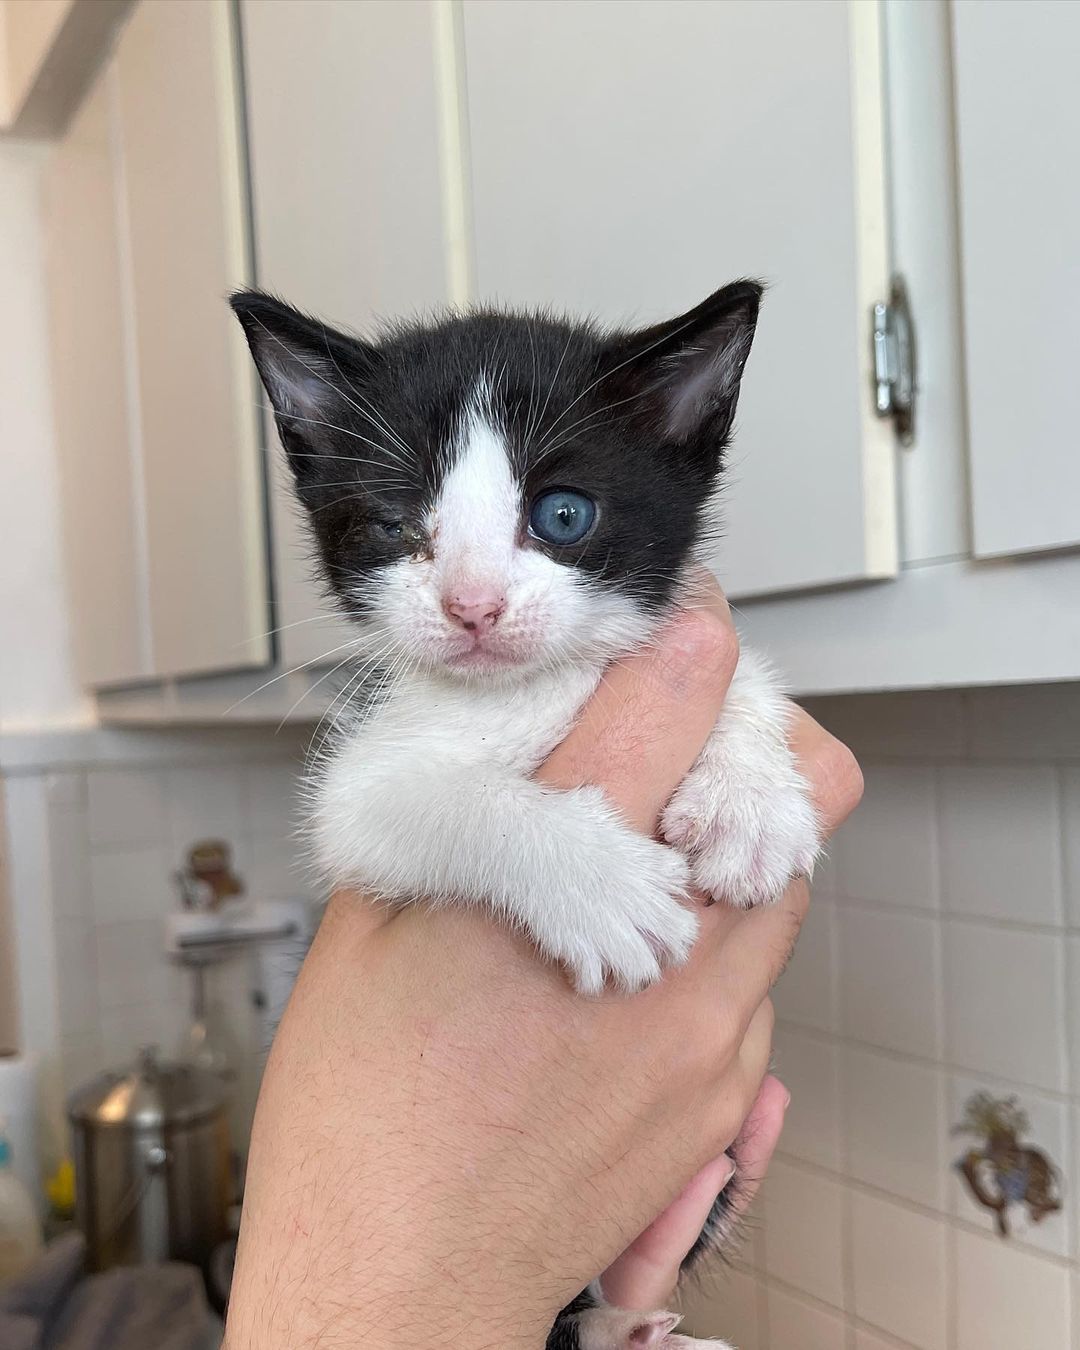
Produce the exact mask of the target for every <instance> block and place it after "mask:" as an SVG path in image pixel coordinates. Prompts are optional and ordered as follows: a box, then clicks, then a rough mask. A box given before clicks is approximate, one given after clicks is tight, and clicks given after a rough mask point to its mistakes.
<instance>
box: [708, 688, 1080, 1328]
mask: <svg viewBox="0 0 1080 1350" xmlns="http://www.w3.org/2000/svg"><path fill="white" fill-rule="evenodd" d="M811 711H812V712H814V713H815V715H816V716H818V717H819V718H820V719H821V720H822V721H823V722H824V723H825V725H826V726H828V727H830V729H831V730H833V731H835V732H836V733H837V734H838V735H840V736H841V737H843V738H844V739H846V740H847V741H848V743H849V744H850V745H851V746H852V747H853V749H855V751H856V753H857V754H859V757H860V761H861V763H862V766H863V770H864V773H865V776H866V784H867V790H866V797H865V801H864V805H863V806H862V807H860V809H859V811H858V812H857V813H856V815H855V816H854V818H853V819H852V820H851V821H850V822H849V824H848V825H846V826H845V827H844V829H843V830H842V831H841V833H840V835H839V836H838V838H837V839H836V840H835V841H834V844H833V847H832V849H831V858H830V860H829V862H828V864H827V865H826V866H825V867H823V868H822V869H821V870H820V872H819V874H818V877H817V878H816V882H815V895H814V903H813V906H812V911H811V917H810V919H809V921H808V923H807V926H806V929H805V936H804V939H803V940H802V941H801V943H800V946H799V949H798V950H797V952H796V954H795V957H794V959H793V961H792V962H791V965H790V967H789V970H788V972H787V973H786V974H785V976H784V978H783V979H782V980H781V982H780V984H779V986H778V988H777V989H776V991H775V1003H776V1008H777V1014H778V1017H779V1019H780V1020H779V1022H778V1027H777V1038H776V1050H777V1071H778V1073H779V1075H780V1077H781V1078H783V1079H784V1080H785V1081H786V1082H787V1084H788V1086H789V1088H790V1089H791V1090H792V1103H791V1107H790V1108H789V1112H788V1122H787V1125H786V1127H785V1133H784V1138H783V1139H782V1141H781V1152H780V1154H779V1155H778V1161H777V1163H776V1164H774V1167H773V1169H772V1170H771V1171H770V1173H769V1176H768V1177H767V1179H766V1182H765V1185H764V1187H763V1196H762V1198H761V1199H760V1200H759V1202H758V1203H757V1205H756V1210H757V1212H758V1213H759V1214H760V1215H761V1216H762V1217H761V1221H760V1226H759V1228H758V1230H757V1231H756V1233H755V1237H754V1244H755V1245H753V1246H752V1247H750V1248H749V1249H748V1254H747V1257H746V1259H747V1260H748V1261H750V1262H751V1263H752V1265H753V1268H752V1269H748V1270H747V1271H746V1272H744V1278H745V1279H746V1280H747V1281H753V1282H754V1283H755V1284H756V1287H757V1300H756V1302H754V1303H753V1304H751V1302H750V1295H749V1292H748V1291H747V1290H746V1288H745V1286H744V1287H743V1288H742V1290H741V1296H740V1306H742V1307H750V1306H752V1308H753V1309H754V1314H753V1319H754V1320H753V1321H752V1323H751V1322H747V1321H746V1320H745V1319H742V1320H741V1321H740V1327H744V1326H745V1327H746V1328H747V1330H746V1332H745V1333H744V1335H745V1339H746V1346H745V1347H743V1345H742V1342H740V1341H739V1340H738V1339H736V1340H735V1344H737V1345H739V1346H740V1350H816V1347H818V1346H819V1345H825V1346H830V1347H831V1346H833V1345H835V1346H837V1347H838V1350H840V1348H842V1350H1006V1347H1008V1350H1080V1204H1078V1202H1077V1199H1078V1197H1077V1188H1078V1186H1080V685H1077V686H1072V687H1063V686H1059V687H1050V688H1040V689H1027V690H1013V689H1009V690H979V691H973V692H971V693H950V694H926V695H917V694H911V695H902V696H896V695H882V696H870V695H867V696H860V697H858V698H834V699H822V700H818V701H817V703H816V704H814V705H813V706H812V708H811ZM976 1091H989V1092H992V1093H993V1094H994V1095H995V1096H999V1097H1003V1096H1009V1095H1013V1094H1015V1095H1016V1096H1017V1097H1019V1099H1020V1101H1021V1103H1022V1105H1023V1106H1024V1108H1025V1109H1026V1111H1027V1113H1028V1115H1029V1116H1030V1119H1031V1132H1030V1134H1029V1136H1028V1139H1029V1141H1030V1142H1031V1143H1033V1144H1034V1145H1036V1146H1038V1147H1040V1148H1042V1149H1044V1150H1045V1152H1046V1153H1047V1154H1048V1155H1049V1156H1050V1157H1051V1159H1052V1160H1053V1162H1054V1163H1055V1164H1056V1166H1057V1167H1058V1168H1059V1170H1060V1173H1061V1181H1062V1185H1063V1188H1064V1208H1063V1210H1062V1212H1061V1213H1060V1214H1056V1215H1050V1216H1047V1217H1046V1218H1045V1219H1043V1220H1042V1222H1040V1223H1038V1224H1032V1223H1031V1222H1030V1221H1029V1220H1028V1219H1027V1218H1026V1216H1025V1215H1023V1214H1022V1213H1020V1212H1019V1210H1018V1209H1017V1208H1016V1207H1014V1208H1013V1209H1012V1211H1011V1213H1010V1222H1011V1226H1012V1236H1011V1237H1010V1238H1009V1239H1008V1240H1007V1241H1005V1240H1002V1239H1001V1238H1000V1237H998V1236H997V1235H996V1233H995V1231H994V1224H993V1219H992V1217H991V1216H990V1215H989V1214H987V1213H986V1212H985V1211H984V1210H981V1209H980V1208H979V1207H978V1206H976V1205H975V1203H974V1202H973V1201H972V1200H971V1198H970V1196H969V1195H968V1193H967V1190H966V1187H965V1186H964V1184H963V1181H962V1178H961V1177H960V1176H959V1174H958V1172H957V1171H956V1169H955V1163H956V1160H957V1159H958V1158H959V1157H960V1156H961V1155H962V1153H963V1151H964V1150H965V1149H966V1148H967V1147H968V1146H969V1141H968V1140H967V1139H966V1138H962V1137H958V1136H956V1135H954V1134H953V1133H951V1126H952V1125H953V1124H954V1123H955V1122H956V1121H957V1120H958V1119H959V1118H960V1116H961V1114H962V1111H963V1107H964V1103H965V1102H966V1101H967V1099H968V1098H969V1097H970V1095H971V1094H972V1093H973V1092H976ZM759 1253H761V1254H763V1256H764V1260H763V1261H761V1260H759V1258H758V1254H759ZM724 1313H725V1310H724V1308H723V1307H722V1306H721V1305H720V1304H718V1303H715V1302H714V1303H710V1304H708V1305H707V1306H706V1307H705V1308H704V1309H703V1310H701V1312H700V1314H699V1316H698V1318H697V1320H696V1321H695V1323H694V1326H695V1330H696V1331H697V1333H698V1334H699V1335H705V1334H708V1335H718V1336H722V1335H723V1334H724V1332H725V1329H726V1327H725V1320H724Z"/></svg>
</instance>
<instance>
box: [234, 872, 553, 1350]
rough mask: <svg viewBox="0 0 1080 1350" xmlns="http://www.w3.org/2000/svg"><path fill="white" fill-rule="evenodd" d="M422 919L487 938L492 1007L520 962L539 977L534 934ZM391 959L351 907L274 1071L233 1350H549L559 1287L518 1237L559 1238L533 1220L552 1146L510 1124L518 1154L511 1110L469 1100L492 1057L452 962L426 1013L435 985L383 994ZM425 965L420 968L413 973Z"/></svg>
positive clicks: (471, 946)
mask: <svg viewBox="0 0 1080 1350" xmlns="http://www.w3.org/2000/svg"><path fill="white" fill-rule="evenodd" d="M424 922H426V923H429V924H432V923H436V924H445V925H447V926H448V927H450V928H456V927H458V926H459V925H466V926H467V925H469V924H471V923H475V924H476V925H477V926H478V927H481V928H482V929H483V933H482V934H478V935H477V936H478V937H481V936H482V937H483V942H471V941H470V942H467V943H464V944H463V946H462V950H468V951H469V954H470V958H469V959H470V961H471V962H476V961H479V962H480V969H479V970H476V969H474V970H472V971H471V972H470V976H469V981H470V985H471V986H472V988H473V989H474V995H473V996H474V997H475V998H478V999H480V1000H482V1001H483V1002H485V1003H486V1002H487V1001H488V999H489V998H492V997H495V998H497V997H499V987H500V985H501V984H502V983H503V981H504V980H505V979H507V978H508V977H509V976H510V975H511V974H512V972H513V970H514V967H515V962H517V961H521V962H523V963H528V964H529V965H531V966H532V967H533V968H534V971H535V969H536V962H535V959H534V958H532V957H531V955H530V954H529V953H528V951H527V949H525V948H524V945H523V944H522V943H521V941H520V940H519V939H517V938H515V937H514V936H513V935H511V934H509V933H505V932H502V931H501V930H498V929H496V928H495V926H494V925H492V924H491V923H490V921H489V920H483V919H481V918H480V917H479V916H475V917H473V916H469V915H465V914H448V915H446V916H445V917H442V916H434V915H430V914H429V915H425V916H424ZM401 936H402V930H401V929H400V928H399V929H398V930H397V932H396V937H397V938H398V940H399V941H400V939H401ZM406 940H407V935H406ZM485 952H486V953H487V957H486V958H485V956H484V954H483V953H485ZM361 953H362V955H361ZM379 958H380V952H379V935H378V934H375V935H374V936H372V934H371V933H370V922H369V911H368V908H367V907H366V906H365V905H363V904H362V903H361V902H359V901H358V900H357V899H356V898H352V897H340V898H338V899H336V900H335V901H334V902H333V903H332V905H331V908H330V910H329V912H328V914H327V917H326V920H325V921H324V924H323V927H322V929H321V931H320V934H319V936H318V938H317V939H316V942H315V944H314V946H313V948H312V951H311V953H310V955H309V957H308V960H307V962H306V963H305V966H304V970H303V972H302V975H301V978H300V981H299V982H298V985H297V989H296V993H295V995H294V998H293V1000H292V1002H291V1004H290V1007H289V1010H288V1012H287V1014H286V1016H285V1019H284V1020H283V1022H282V1025H281V1028H280V1029H279V1032H278V1035H277V1037H276V1039H275V1042H274V1048H273V1052H272V1054H271V1057H270V1063H269V1065H268V1067H267V1072H266V1076H265V1079H264V1084H263V1089H262V1093H261V1096H260V1101H259V1110H258V1116H257V1119H256V1123H255V1128H254V1132H253V1137H252V1148H251V1164H250V1167H249V1175H248V1183H247V1191H246V1195H245V1207H244V1223H243V1229H242V1233H241V1241H240V1250H239V1253H238V1261H237V1270H236V1278H235V1281H234V1286H233V1293H232V1300H231V1304H230V1312H229V1325H228V1335H227V1345H228V1347H229V1350H278V1348H279V1347H280V1350H305V1348H306V1347H308V1346H312V1347H314V1346H316V1345H317V1346H319V1347H320V1350H327V1347H333V1346H338V1345H340V1346H342V1347H346V1346H348V1347H352V1346H363V1347H365V1350H427V1347H428V1346H430V1347H431V1348H432V1350H436V1347H438V1350H445V1347H447V1346H448V1345H449V1346H456V1345H462V1346H466V1345H467V1346H469V1347H476V1350H483V1347H487V1346H489V1345H490V1347H491V1350H516V1348H517V1347H519V1346H520V1347H521V1348H522V1350H526V1348H527V1350H540V1347H542V1346H543V1344H544V1340H545V1337H546V1333H547V1329H548V1328H549V1327H550V1325H551V1322H552V1320H553V1318H554V1315H555V1313H556V1312H557V1311H558V1308H559V1306H560V1304H561V1301H562V1287H561V1286H560V1285H559V1284H558V1282H557V1281H553V1280H552V1279H551V1277H550V1272H549V1271H546V1270H545V1269H543V1265H544V1261H543V1253H531V1252H529V1251H528V1250H527V1249H526V1248H524V1247H523V1246H522V1245H521V1244H520V1243H519V1242H518V1241H516V1234H519V1233H529V1232H534V1231H536V1230H537V1229H538V1228H542V1227H545V1226H549V1219H548V1217H547V1216H539V1215H535V1214H526V1211H527V1210H528V1208H529V1207H533V1208H535V1207H536V1206H542V1205H544V1204H550V1203H551V1197H552V1191H551V1188H550V1181H549V1179H548V1178H545V1175H544V1170H545V1157H544V1151H543V1149H542V1148H541V1147H539V1146H537V1147H536V1148H531V1147H530V1148H527V1149H524V1150H523V1149H522V1148H521V1147H520V1145H521V1143H522V1133H523V1131H522V1130H520V1129H519V1128H517V1127H516V1126H515V1125H514V1124H513V1123H512V1122H511V1123H510V1124H509V1125H508V1126H507V1130H506V1134H505V1143H504V1142H503V1138H502V1136H501V1134H500V1125H501V1124H502V1122H501V1121H500V1120H499V1119H498V1116H499V1112H498V1109H497V1103H494V1102H493V1103H491V1104H490V1109H487V1108H485V1107H484V1106H483V1104H482V1103H478V1102H477V1101H476V1100H475V1099H474V1098H472V1097H469V1096H467V1095H463V1094H462V1093H461V1091H460V1082H458V1083H457V1084H456V1086H455V1085H454V1084H448V1083H447V1082H446V1079H447V1076H448V1075H452V1076H454V1077H455V1078H457V1077H458V1076H459V1075H466V1076H469V1075H472V1066H471V1065H470V1063H469V1061H470V1059H471V1058H472V1057H473V1056H475V1055H477V1054H478V1053H486V1052H487V1049H488V1047H487V1046H485V1045H483V1044H482V1043H481V1044H477V1043H475V1041H473V1042H470V1041H469V1039H468V1037H467V1036H466V1035H465V1027H466V1024H467V1023H470V1022H471V1023H473V1024H474V1025H475V1024H476V1023H477V1022H480V1023H481V1024H482V1021H483V1012H482V1009H479V1008H475V1007H474V1008H468V1007H465V1006H463V1003H462V999H463V990H462V988H460V987H458V985H457V982H456V981H455V978H454V972H453V970H452V969H451V970H449V971H447V980H446V986H445V989H444V991H442V992H443V993H444V994H445V997H442V996H440V993H439V992H438V991H437V992H436V994H435V996H434V999H432V998H431V994H432V991H431V988H430V984H431V979H432V976H433V972H432V971H431V970H430V969H426V971H425V975H424V977H423V978H424V981H425V983H426V984H427V986H428V988H427V994H428V1001H427V1003H426V1007H425V1014H424V1016H423V1017H417V1018H415V1019H410V1018H409V1016H408V1015H407V1011H406V1012H405V1013H403V1009H405V1010H407V1009H408V1008H409V1006H415V1004H416V1002H417V1001H418V993H419V991H415V992H414V991H410V990H408V989H402V987H401V978H402V977H401V975H400V974H396V976H395V980H394V984H395V988H396V994H397V997H396V998H395V999H394V1000H393V1001H392V1002H388V1001H387V1000H384V999H383V998H381V997H379V996H378V995H377V994H376V995H373V996H372V995H370V994H369V992H368V991H370V990H371V989H372V988H373V987H378V985H379V974H380V972H379V970H378V965H379ZM449 960H450V961H451V962H452V960H453V957H452V955H451V956H450V957H449ZM485 960H486V961H487V962H489V963H490V967H491V968H490V970H487V971H485V969H484V963H485ZM410 965H415V963H411V962H410V961H408V960H407V959H406V960H405V961H403V962H401V963H400V965H399V966H398V971H399V972H400V971H406V972H407V971H408V969H409V967H410ZM500 972H501V973H500ZM478 976H479V979H478V978H477V977H478ZM485 976H486V977H487V978H485ZM406 978H407V976H406ZM485 991H486V992H485ZM455 1005H456V1006H455ZM473 1077H475V1075H473ZM465 1081H469V1078H468V1077H466V1079H465ZM484 1116H488V1117H490V1126H491V1142H490V1143H489V1144H488V1146H487V1147H485V1150H484V1152H483V1155H482V1156H481V1157H479V1158H477V1156H476V1154H475V1150H474V1151H473V1152H472V1153H471V1154H470V1153H469V1151H468V1149H467V1148H466V1147H465V1142H466V1141H465V1138H464V1134H465V1132H468V1133H475V1131H476V1130H477V1129H478V1128H481V1127H482V1120H483V1117H484ZM466 1157H468V1158H469V1159H470V1163H469V1165H467V1166H463V1159H465V1158H466ZM530 1168H533V1169H535V1175H534V1176H533V1177H532V1178H531V1181H530ZM510 1179H512V1181H513V1189H514V1192H515V1193H516V1195H517V1197H518V1198H517V1200H516V1202H515V1203H517V1204H518V1205H520V1207H521V1211H522V1213H521V1218H520V1220H519V1221H518V1222H516V1223H515V1222H514V1221H513V1219H512V1216H510V1215H508V1210H507V1182H508V1181H509V1180H510ZM496 1190H498V1191H499V1198H498V1199H496V1195H495V1192H496ZM489 1192H490V1195H489ZM556 1195H557V1192H556ZM496 1214H497V1216H498V1217H497V1218H496ZM526 1220H527V1221H526ZM496 1224H497V1225H498V1227H499V1229H500V1230H501V1231H493V1226H494V1225H496ZM572 1292H574V1291H572Z"/></svg>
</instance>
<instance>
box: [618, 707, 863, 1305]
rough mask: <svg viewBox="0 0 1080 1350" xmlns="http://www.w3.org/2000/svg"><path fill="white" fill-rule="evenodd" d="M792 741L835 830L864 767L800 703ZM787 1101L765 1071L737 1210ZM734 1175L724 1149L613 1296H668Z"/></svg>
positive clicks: (630, 1257) (638, 1301) (657, 1301)
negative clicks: (861, 767)
mask: <svg viewBox="0 0 1080 1350" xmlns="http://www.w3.org/2000/svg"><path fill="white" fill-rule="evenodd" d="M791 741H792V748H793V749H794V750H795V753H796V754H797V756H798V758H799V760H800V763H801V765H802V769H803V773H804V774H805V776H806V778H807V780H808V781H809V782H810V783H811V784H812V785H813V789H814V799H815V805H816V808H817V812H818V816H819V819H820V820H821V821H822V823H823V826H824V828H825V831H826V833H829V834H831V833H832V831H833V830H834V829H835V828H836V827H837V826H838V825H839V824H840V823H841V822H842V820H843V819H844V817H845V816H846V815H847V814H848V813H849V812H850V811H851V810H852V809H853V808H854V806H855V805H856V803H857V801H858V797H859V795H860V793H861V786H862V782H861V777H860V775H859V773H858V769H857V767H856V766H855V765H854V763H853V761H850V758H849V756H847V754H846V752H844V751H843V749H842V747H839V746H838V743H837V742H836V741H835V739H834V738H833V737H831V736H829V735H828V733H826V732H824V731H823V730H822V728H821V727H820V726H818V724H817V723H816V722H814V720H813V719H812V718H811V717H809V716H808V715H807V714H806V713H805V712H803V711H802V710H801V709H797V710H795V713H794V720H793V725H792V734H791ZM789 1101H790V1097H789V1095H788V1092H787V1089H786V1088H785V1087H784V1085H783V1084H782V1083H781V1082H780V1081H779V1079H777V1078H774V1077H773V1076H772V1075H771V1074H770V1075H769V1076H768V1077H766V1078H765V1080H764V1082H763V1083H762V1085H761V1090H760V1091H759V1092H758V1095H757V1100H756V1101H755V1102H754V1105H753V1108H752V1109H751V1111H750V1114H749V1116H748V1117H747V1119H746V1120H745V1122H744V1123H743V1127H742V1129H741V1130H740V1132H739V1136H738V1139H737V1140H736V1142H735V1145H734V1146H733V1148H732V1150H731V1152H733V1153H735V1154H736V1155H737V1157H738V1160H739V1182H738V1193H737V1195H736V1196H735V1198H734V1205H733V1212H734V1213H735V1214H739V1213H742V1212H745V1210H746V1209H747V1207H748V1206H749V1204H750V1202H751V1200H752V1199H753V1197H754V1195H755V1193H756V1191H757V1189H758V1186H759V1185H760V1184H761V1182H762V1180H763V1179H764V1176H765V1172H766V1170H767V1168H768V1165H769V1162H770V1161H771V1159H772V1155H773V1152H774V1151H775V1149H776V1146H777V1143H778V1142H779V1139H780V1133H781V1130H782V1129H783V1124H784V1113H785V1112H786V1110H787V1107H788V1102H789ZM731 1175H732V1164H731V1160H730V1158H729V1157H728V1155H727V1154H726V1153H724V1154H721V1155H720V1157H718V1158H714V1159H712V1161H710V1162H709V1163H707V1164H706V1165H705V1167H703V1168H702V1169H701V1171H700V1172H698V1173H697V1174H696V1175H695V1176H694V1177H693V1178H692V1179H691V1180H690V1181H689V1183H688V1184H687V1185H686V1187H685V1188H684V1190H683V1191H682V1192H681V1193H680V1194H679V1195H678V1196H677V1197H676V1198H675V1200H673V1201H672V1203H671V1204H670V1205H669V1206H668V1207H667V1209H665V1210H664V1212H663V1213H662V1214H660V1215H659V1216H658V1217H657V1218H656V1219H654V1220H653V1222H652V1223H651V1224H650V1225H649V1226H648V1228H646V1229H645V1231H644V1232H643V1233H641V1234H639V1236H638V1237H637V1238H635V1239H634V1241H633V1242H632V1243H631V1244H630V1245H629V1247H627V1249H626V1250H625V1251H624V1252H623V1253H622V1254H621V1255H620V1256H618V1257H617V1258H616V1259H615V1261H614V1262H613V1263H612V1264H611V1265H610V1266H609V1267H608V1268H607V1270H606V1271H605V1272H604V1274H603V1276H602V1277H601V1281H600V1283H601V1288H602V1289H603V1291H604V1294H605V1296H606V1298H607V1300H608V1301H609V1302H610V1303H612V1304H614V1305H615V1306H617V1307H620V1308H628V1309H631V1308H632V1309H643V1310H647V1309H653V1308H659V1307H663V1306H664V1305H665V1304H666V1303H668V1302H669V1301H670V1297H671V1292H672V1290H673V1289H674V1287H675V1283H676V1281H677V1279H678V1276H679V1269H680V1266H681V1265H682V1262H683V1259H684V1258H685V1257H686V1255H687V1253H688V1252H689V1251H690V1249H691V1247H692V1246H693V1245H694V1243H695V1241H696V1240H697V1237H698V1235H699V1234H700V1232H701V1229H702V1226H703V1224H704V1223H705V1220H706V1218H707V1216H708V1214H709V1211H710V1210H711V1209H712V1206H713V1202H714V1201H715V1199H716V1196H717V1195H718V1194H719V1192H720V1191H721V1190H723V1188H724V1186H725V1185H726V1184H727V1182H728V1181H729V1180H730V1178H731Z"/></svg>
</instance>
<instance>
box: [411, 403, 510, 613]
mask: <svg viewBox="0 0 1080 1350" xmlns="http://www.w3.org/2000/svg"><path fill="white" fill-rule="evenodd" d="M482 409H483V404H482V402H481V399H480V396H479V395H478V396H477V398H476V400H475V401H474V403H473V405H472V407H471V408H470V410H469V412H468V414H467V416H466V418H465V423H464V426H463V429H462V436H461V445H460V449H459V450H458V455H457V459H456V461H455V463H454V466H453V468H452V469H451V470H450V472H449V473H448V474H447V475H446V478H445V479H444V480H443V485H442V490H441V491H440V493H439V496H438V500H437V501H436V503H435V508H434V510H433V511H432V519H431V534H432V537H433V538H434V540H435V575H436V578H437V581H438V584H439V586H440V588H441V590H442V598H443V601H444V602H445V603H447V604H451V603H454V602H455V601H461V602H463V603H466V604H471V603H474V602H477V601H479V600H481V599H485V600H490V601H492V602H494V601H500V602H501V603H502V604H505V602H506V599H507V591H508V590H509V589H510V584H511V581H512V578H513V572H514V554H515V552H516V551H518V546H519V543H520V539H519V535H520V532H521V487H520V484H519V483H518V482H517V480H516V478H515V477H514V472H513V469H512V468H511V467H510V459H509V456H508V455H507V452H506V442H505V440H504V438H503V436H502V434H501V433H500V432H499V431H497V430H496V429H495V427H494V426H492V424H491V421H490V420H489V419H488V418H487V417H486V416H485V414H484V412H483V411H482Z"/></svg>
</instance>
